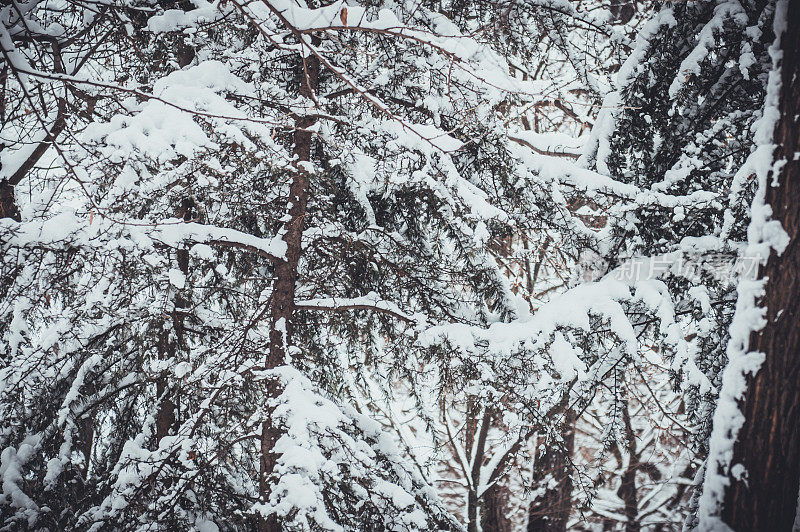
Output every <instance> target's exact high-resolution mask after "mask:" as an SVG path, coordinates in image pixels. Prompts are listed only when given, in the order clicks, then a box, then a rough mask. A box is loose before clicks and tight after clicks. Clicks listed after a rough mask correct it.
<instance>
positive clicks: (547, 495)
mask: <svg viewBox="0 0 800 532" xmlns="http://www.w3.org/2000/svg"><path fill="white" fill-rule="evenodd" d="M575 421H576V420H575V414H574V413H573V412H571V411H567V413H566V414H565V419H564V425H563V427H562V439H563V440H564V445H563V446H561V445H550V446H548V447H547V448H546V449H544V450H543V451H542V452H541V453H540V452H539V450H538V449H537V451H536V452H537V455H538V457H537V460H536V468H535V471H534V482H535V484H534V487H535V488H536V487H537V485H538V484H543V485H545V482H547V479H549V478H551V477H552V478H553V479H554V480H555V481H556V484H555V485H554V486H552V487H547V486H546V485H545V488H544V489H545V491H544V493H543V494H541V495H540V496H539V497H537V498H536V500H534V501H533V502H532V503H531V505H530V507H529V508H528V529H527V530H528V532H563V531H565V530H566V529H567V521H568V520H569V515H570V513H571V512H572V474H571V472H570V463H571V460H572V451H573V447H574V445H575Z"/></svg>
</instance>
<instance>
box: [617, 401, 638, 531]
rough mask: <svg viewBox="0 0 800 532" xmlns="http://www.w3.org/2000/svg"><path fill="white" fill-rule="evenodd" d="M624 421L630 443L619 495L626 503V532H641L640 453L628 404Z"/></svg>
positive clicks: (618, 491)
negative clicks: (638, 473)
mask: <svg viewBox="0 0 800 532" xmlns="http://www.w3.org/2000/svg"><path fill="white" fill-rule="evenodd" d="M622 421H623V423H624V424H625V439H626V440H627V443H628V457H629V458H628V467H627V468H626V469H625V472H624V473H622V482H621V483H620V486H619V489H618V490H617V495H618V496H619V498H620V499H622V500H623V502H624V503H625V532H639V530H640V529H641V525H639V493H638V491H637V489H636V471H638V470H639V453H638V451H637V450H636V433H635V432H633V426H632V425H631V415H630V411H629V410H628V404H627V403H624V404H623V405H622Z"/></svg>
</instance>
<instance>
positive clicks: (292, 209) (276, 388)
mask: <svg viewBox="0 0 800 532" xmlns="http://www.w3.org/2000/svg"><path fill="white" fill-rule="evenodd" d="M319 69H320V64H319V59H318V58H316V57H315V56H313V55H312V56H309V57H307V58H305V59H304V60H303V65H302V72H301V74H300V82H299V93H300V94H301V95H302V96H305V97H306V98H309V99H310V100H313V99H314V97H315V93H316V91H317V88H318V86H319ZM315 121H316V119H315V118H313V117H299V118H298V119H297V122H296V128H297V129H296V130H295V133H294V155H295V159H296V161H297V162H298V163H300V164H298V165H297V169H296V171H295V172H294V175H293V176H292V182H291V184H290V185H289V198H288V200H287V211H288V214H289V219H288V221H287V222H286V224H285V225H284V227H283V241H284V242H286V254H285V257H284V258H283V259H282V260H278V261H276V262H275V271H274V274H273V283H272V295H271V302H270V314H269V319H270V333H269V353H268V354H267V360H266V368H267V369H273V368H276V367H278V366H280V365H282V364H284V363H285V361H286V356H287V348H288V346H289V345H290V341H291V335H292V314H293V313H294V308H295V288H296V285H297V270H298V265H299V263H300V254H301V252H302V236H303V218H304V217H305V215H306V204H307V202H308V189H309V187H308V181H309V175H308V171H307V170H306V169H305V168H304V167H303V165H302V163H303V162H305V161H310V160H311V141H312V133H311V131H309V130H308V128H309V127H311V126H312V125H313V124H314V122H315ZM280 393H281V390H280V385H279V383H278V382H275V381H272V382H270V383H269V384H268V385H267V394H268V396H269V397H270V398H276V397H278V396H279V395H280ZM271 418H272V412H271V411H269V412H267V421H265V422H264V424H263V426H262V430H261V464H260V468H261V471H260V475H259V492H260V495H261V498H262V500H268V499H269V479H270V477H271V476H272V474H273V472H274V470H275V465H276V463H277V458H278V457H277V456H276V455H275V453H274V452H273V448H274V447H275V444H276V443H277V441H278V439H279V438H280V436H281V431H280V429H279V428H278V427H276V426H275V424H274V423H273V422H272V421H271ZM258 530H259V532H279V531H280V530H281V526H280V522H279V521H278V519H277V518H276V517H275V515H274V514H273V515H271V516H270V517H269V518H267V519H260V520H259V523H258Z"/></svg>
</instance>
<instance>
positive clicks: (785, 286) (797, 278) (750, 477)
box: [722, 0, 800, 532]
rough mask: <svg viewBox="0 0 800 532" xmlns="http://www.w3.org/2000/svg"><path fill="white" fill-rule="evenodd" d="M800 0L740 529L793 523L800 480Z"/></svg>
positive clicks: (751, 393)
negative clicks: (775, 249)
mask: <svg viewBox="0 0 800 532" xmlns="http://www.w3.org/2000/svg"><path fill="white" fill-rule="evenodd" d="M798 30H800V2H798V1H796V0H791V1H789V8H788V26H787V30H786V31H785V32H784V34H783V36H782V39H781V48H782V49H783V60H782V67H781V68H782V71H781V78H782V86H781V94H780V120H779V123H778V126H777V128H776V130H775V142H776V144H777V145H778V147H777V150H776V153H775V158H776V160H781V159H784V160H786V164H785V165H784V166H783V167H782V168H780V170H779V173H778V175H777V176H776V177H777V179H778V186H775V187H768V190H767V194H766V201H767V203H768V204H769V205H771V206H772V210H773V218H774V219H776V220H779V221H780V222H781V224H782V225H783V228H784V230H785V231H786V232H787V234H788V235H789V238H790V242H789V245H788V247H787V248H786V249H785V250H784V252H783V253H782V254H781V255H780V256H778V255H776V254H775V253H773V254H772V256H770V258H769V260H768V262H767V264H766V266H764V267H763V268H762V269H761V272H760V274H761V276H762V277H763V278H766V279H767V283H766V287H765V294H764V298H763V300H762V305H764V306H766V308H767V314H766V318H767V323H766V326H765V327H764V328H763V329H762V330H760V331H758V332H754V333H753V334H752V335H751V336H750V345H749V348H750V350H751V351H758V352H761V353H764V355H765V360H764V363H763V364H762V366H761V368H760V369H759V371H758V372H757V373H756V374H755V375H754V376H752V375H751V376H749V377H748V381H747V382H748V386H747V391H746V393H745V397H744V400H743V403H742V412H743V413H744V415H745V422H744V426H743V427H742V429H741V431H740V432H739V435H738V440H737V442H736V444H735V445H734V453H733V454H734V456H733V460H732V464H741V465H743V466H744V467H745V469H746V472H747V473H746V477H745V478H744V479H733V478H731V484H730V486H729V487H728V489H727V490H726V493H725V498H724V502H723V509H722V520H723V521H724V522H725V523H727V524H728V525H729V526H730V527H731V528H732V529H733V530H735V531H737V532H739V531H741V532H757V531H775V532H777V531H782V530H786V531H788V530H791V529H792V525H793V523H794V521H795V518H796V516H797V501H798V486H800V322H799V321H798V320H800V239H799V238H798V237H800V160H798V159H797V158H796V156H795V154H796V153H798V150H800V117H798V114H799V113H800V31H798Z"/></svg>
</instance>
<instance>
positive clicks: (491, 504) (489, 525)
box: [481, 483, 511, 532]
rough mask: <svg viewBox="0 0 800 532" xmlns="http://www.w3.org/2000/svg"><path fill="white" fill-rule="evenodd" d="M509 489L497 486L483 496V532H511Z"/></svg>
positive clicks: (500, 485) (498, 484)
mask: <svg viewBox="0 0 800 532" xmlns="http://www.w3.org/2000/svg"><path fill="white" fill-rule="evenodd" d="M509 498H510V494H509V491H508V488H507V487H506V486H505V485H502V484H500V483H497V484H495V485H494V486H492V487H491V488H489V489H488V490H487V491H486V494H484V496H483V513H482V518H481V529H482V530H483V532H510V531H511V520H510V519H509V518H508V501H509Z"/></svg>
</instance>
